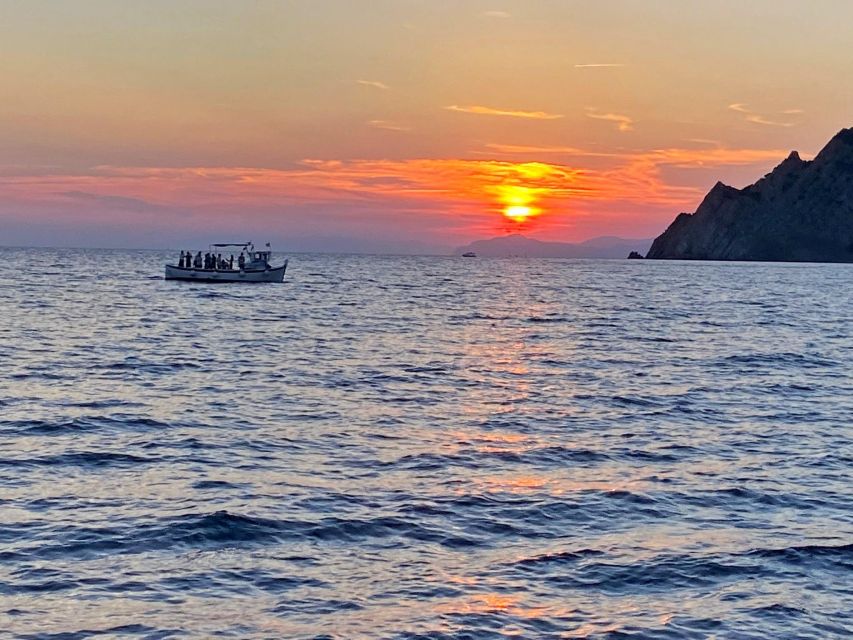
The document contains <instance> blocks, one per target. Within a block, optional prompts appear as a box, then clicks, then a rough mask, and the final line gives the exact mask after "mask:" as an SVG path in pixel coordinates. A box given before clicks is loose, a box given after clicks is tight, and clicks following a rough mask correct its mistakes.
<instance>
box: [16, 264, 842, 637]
mask: <svg viewBox="0 0 853 640" xmlns="http://www.w3.org/2000/svg"><path fill="white" fill-rule="evenodd" d="M172 257H173V256H171V255H167V254H163V253H156V252H118V251H112V252H111V251H70V250H69V251H66V250H16V249H3V250H0V260H2V264H3V265H4V266H3V271H2V281H0V309H2V315H3V319H2V320H0V360H2V363H3V367H2V370H0V437H2V441H0V442H2V444H0V447H2V455H1V456H0V635H2V634H3V633H5V634H6V635H7V636H8V637H15V638H39V639H55V640H59V639H62V640H71V639H76V638H88V637H137V638H211V637H232V638H253V639H254V638H313V637H323V638H436V639H449V638H510V637H512V638H516V637H523V638H575V637H579V638H582V637H596V638H626V637H629V638H711V637H716V638H781V637H797V638H832V637H845V636H847V637H849V635H850V634H851V633H853V614H851V611H853V579H851V578H853V507H851V490H853V485H851V479H850V476H851V470H853V428H851V421H853V339H851V332H853V302H851V301H853V266H851V265H772V264H697V263H662V262H643V261H630V262H629V261H559V260H523V259H519V260H493V259H475V260H471V259H468V260H466V259H459V258H407V257H355V256H315V255H303V256H292V257H291V263H290V264H291V266H290V269H289V271H288V274H287V278H286V281H285V283H284V284H283V285H256V286H252V285H242V286H241V285H200V284H189V285H188V284H181V283H174V282H165V281H163V280H162V279H161V277H160V276H161V268H162V266H161V265H162V264H163V263H164V262H165V261H166V259H167V258H172Z"/></svg>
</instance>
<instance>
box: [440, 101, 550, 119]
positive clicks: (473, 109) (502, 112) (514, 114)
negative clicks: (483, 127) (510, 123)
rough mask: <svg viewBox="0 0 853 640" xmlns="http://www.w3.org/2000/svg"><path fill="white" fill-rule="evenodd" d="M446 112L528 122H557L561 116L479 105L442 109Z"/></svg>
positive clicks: (454, 106) (452, 106)
mask: <svg viewBox="0 0 853 640" xmlns="http://www.w3.org/2000/svg"><path fill="white" fill-rule="evenodd" d="M444 108H445V109H447V110H448V111H458V112H460V113H474V114H477V115H482V116H505V117H510V118H526V119H529V120H558V119H559V118H562V117H563V116H562V115H561V114H558V113H548V112H546V111H516V110H512V109H493V108H492V107H483V106H480V105H470V106H466V107H461V106H459V105H455V104H452V105H450V106H448V107H444Z"/></svg>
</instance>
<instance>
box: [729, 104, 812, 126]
mask: <svg viewBox="0 0 853 640" xmlns="http://www.w3.org/2000/svg"><path fill="white" fill-rule="evenodd" d="M729 109H730V110H732V111H736V112H737V113H741V114H743V117H744V120H746V121H747V122H752V123H755V124H762V125H766V126H770V127H793V126H794V125H795V124H796V123H795V122H793V121H791V120H790V119H786V120H774V119H771V118H768V117H767V116H764V115H761V114H759V113H756V112H755V111H753V110H752V109H750V108H749V107H748V106H747V105H745V104H743V103H740V102H736V103H735V104H730V105H729ZM803 113H804V112H803V110H802V109H785V110H784V111H779V112H777V115H781V116H786V117H788V116H799V115H802V114H803Z"/></svg>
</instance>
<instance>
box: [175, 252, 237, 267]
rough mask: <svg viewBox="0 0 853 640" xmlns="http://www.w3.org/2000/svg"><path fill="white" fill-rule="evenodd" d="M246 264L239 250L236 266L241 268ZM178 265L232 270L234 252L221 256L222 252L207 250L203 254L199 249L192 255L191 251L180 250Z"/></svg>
mask: <svg viewBox="0 0 853 640" xmlns="http://www.w3.org/2000/svg"><path fill="white" fill-rule="evenodd" d="M245 265H246V256H245V255H244V254H243V252H242V251H241V252H240V257H238V258H237V268H238V269H241V270H242V269H243V267H244V266H245ZM178 266H179V267H183V268H184V269H213V270H216V271H233V270H234V254H233V253H232V254H231V256H230V257H228V258H223V257H222V254H221V253H219V254H215V253H210V252H207V253H205V254H204V255H203V256H202V255H201V251H199V252H198V253H196V254H195V256H193V254H192V251H181V257H180V258H179V260H178Z"/></svg>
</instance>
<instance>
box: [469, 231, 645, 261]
mask: <svg viewBox="0 0 853 640" xmlns="http://www.w3.org/2000/svg"><path fill="white" fill-rule="evenodd" d="M651 244H652V240H651V239H641V240H637V239H631V238H618V237H615V236H602V237H599V238H591V239H590V240H585V241H583V242H543V241H542V240H536V239H534V238H528V237H526V236H523V235H520V234H517V233H516V234H511V235H506V236H498V237H495V238H489V239H488V240H477V241H475V242H471V243H469V244H466V245H465V246H463V247H458V248H457V249H456V250H455V251H454V252H453V253H454V255H462V254H463V253H467V252H474V253H476V254H477V255H478V256H482V257H492V258H507V257H516V256H518V257H525V258H625V257H626V256H627V255H628V254H629V253H630V252H631V251H640V252H642V253H646V251H648V250H649V247H650V246H651Z"/></svg>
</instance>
